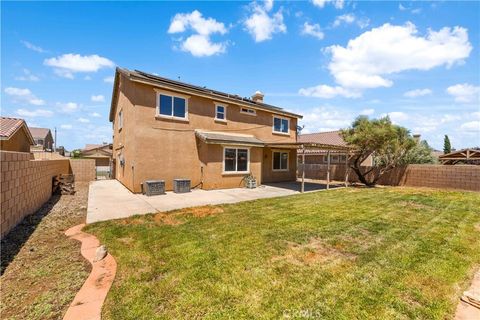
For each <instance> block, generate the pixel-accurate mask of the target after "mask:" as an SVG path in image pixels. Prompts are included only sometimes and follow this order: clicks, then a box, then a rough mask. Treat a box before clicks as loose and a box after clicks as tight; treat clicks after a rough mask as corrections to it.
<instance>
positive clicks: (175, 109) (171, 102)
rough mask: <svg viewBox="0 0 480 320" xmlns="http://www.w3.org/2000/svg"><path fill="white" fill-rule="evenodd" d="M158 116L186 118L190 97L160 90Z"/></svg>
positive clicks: (158, 94)
mask: <svg viewBox="0 0 480 320" xmlns="http://www.w3.org/2000/svg"><path fill="white" fill-rule="evenodd" d="M157 116H159V117H164V118H171V119H182V120H186V119H187V118H188V97H186V96H180V95H175V94H170V93H166V92H158V93H157Z"/></svg>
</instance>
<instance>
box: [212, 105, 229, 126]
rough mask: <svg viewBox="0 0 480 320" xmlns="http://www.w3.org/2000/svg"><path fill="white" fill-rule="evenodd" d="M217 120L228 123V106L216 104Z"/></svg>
mask: <svg viewBox="0 0 480 320" xmlns="http://www.w3.org/2000/svg"><path fill="white" fill-rule="evenodd" d="M215 120H217V121H225V122H226V121H227V105H225V104H220V103H215Z"/></svg>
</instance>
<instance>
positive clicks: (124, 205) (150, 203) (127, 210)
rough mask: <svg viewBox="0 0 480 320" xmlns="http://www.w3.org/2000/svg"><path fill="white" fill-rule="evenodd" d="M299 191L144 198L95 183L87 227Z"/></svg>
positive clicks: (275, 188) (274, 188)
mask: <svg viewBox="0 0 480 320" xmlns="http://www.w3.org/2000/svg"><path fill="white" fill-rule="evenodd" d="M332 187H333V186H332ZM299 188H300V185H299V183H298V182H289V183H275V184H269V185H263V186H260V187H258V188H256V189H246V188H235V189H221V190H208V191H207V190H193V191H191V192H189V193H173V192H167V194H165V195H160V196H151V197H147V196H145V195H141V194H134V193H132V192H130V191H129V190H128V189H127V188H125V187H124V186H123V185H122V184H121V183H120V182H118V181H117V180H103V181H94V182H92V183H91V184H90V189H89V193H88V209H87V223H93V222H97V221H105V220H111V219H119V218H126V217H130V216H133V215H136V214H146V213H155V212H163V211H170V210H175V209H182V208H188V207H196V206H203V205H216V204H223V203H236V202H241V201H248V200H255V199H262V198H274V197H283V196H289V195H293V194H298V193H300V192H299V191H298V190H299ZM324 189H325V185H323V184H319V183H306V184H305V191H306V192H312V191H319V190H324Z"/></svg>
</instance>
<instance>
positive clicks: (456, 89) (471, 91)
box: [447, 83, 480, 102]
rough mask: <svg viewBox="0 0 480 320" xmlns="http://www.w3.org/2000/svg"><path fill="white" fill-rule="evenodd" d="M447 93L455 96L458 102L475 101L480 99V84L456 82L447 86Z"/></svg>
mask: <svg viewBox="0 0 480 320" xmlns="http://www.w3.org/2000/svg"><path fill="white" fill-rule="evenodd" d="M447 93H448V94H449V95H451V96H453V97H454V98H455V101H456V102H474V101H477V100H480V86H474V85H471V84H468V83H462V84H456V85H454V86H450V87H448V88H447Z"/></svg>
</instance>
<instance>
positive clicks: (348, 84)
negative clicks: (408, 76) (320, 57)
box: [327, 22, 472, 97]
mask: <svg viewBox="0 0 480 320" xmlns="http://www.w3.org/2000/svg"><path fill="white" fill-rule="evenodd" d="M417 33H418V31H417V29H416V27H415V25H414V24H413V23H410V22H409V23H407V24H405V25H402V26H394V25H391V24H389V23H386V24H384V25H383V26H381V27H378V28H373V29H372V30H370V31H367V32H364V33H363V34H361V35H360V36H358V37H357V38H355V39H352V40H350V41H348V44H347V46H346V47H342V46H340V45H333V46H330V47H328V48H327V52H329V53H330V54H331V60H330V63H329V65H328V69H329V71H330V73H331V74H332V76H333V77H334V79H335V82H336V83H337V84H339V85H340V86H341V87H342V88H345V89H350V90H349V91H351V90H352V89H356V90H357V93H358V92H361V90H364V89H367V88H378V87H390V86H392V85H393V81H392V80H390V79H389V78H388V76H389V75H392V74H395V73H399V72H402V71H407V70H430V69H432V68H434V67H438V66H442V65H445V66H446V67H451V66H453V65H455V64H461V63H463V62H464V59H465V58H467V57H468V56H469V55H470V52H471V50H472V45H471V44H470V42H469V41H468V33H467V29H465V28H462V27H458V26H457V27H454V28H449V27H444V28H442V29H440V30H439V31H433V30H429V31H428V32H427V35H426V36H425V37H422V36H418V35H417ZM356 96H358V94H356V95H354V96H353V97H356Z"/></svg>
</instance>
